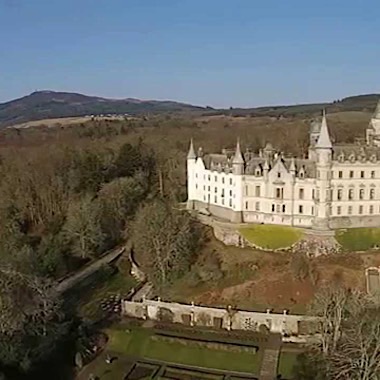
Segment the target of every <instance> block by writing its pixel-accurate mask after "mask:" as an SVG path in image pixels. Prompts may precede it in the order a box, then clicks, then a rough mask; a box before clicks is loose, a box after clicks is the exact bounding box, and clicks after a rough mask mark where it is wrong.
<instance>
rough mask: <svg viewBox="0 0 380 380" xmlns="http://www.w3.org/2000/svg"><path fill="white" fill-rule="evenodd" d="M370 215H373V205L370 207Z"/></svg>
mask: <svg viewBox="0 0 380 380" xmlns="http://www.w3.org/2000/svg"><path fill="white" fill-rule="evenodd" d="M369 213H370V214H373V206H372V205H371V206H369Z"/></svg>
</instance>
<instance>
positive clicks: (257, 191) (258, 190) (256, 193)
mask: <svg viewBox="0 0 380 380" xmlns="http://www.w3.org/2000/svg"><path fill="white" fill-rule="evenodd" d="M255 196H256V197H260V186H256V188H255Z"/></svg>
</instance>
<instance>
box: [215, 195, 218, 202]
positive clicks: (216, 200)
mask: <svg viewBox="0 0 380 380" xmlns="http://www.w3.org/2000/svg"><path fill="white" fill-rule="evenodd" d="M214 200H215V203H218V197H217V196H216V195H215V199H214Z"/></svg>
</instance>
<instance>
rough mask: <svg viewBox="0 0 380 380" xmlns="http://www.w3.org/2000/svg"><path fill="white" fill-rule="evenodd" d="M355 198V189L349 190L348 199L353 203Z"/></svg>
mask: <svg viewBox="0 0 380 380" xmlns="http://www.w3.org/2000/svg"><path fill="white" fill-rule="evenodd" d="M353 198H354V190H353V189H349V190H348V199H349V200H350V201H352V199H353Z"/></svg>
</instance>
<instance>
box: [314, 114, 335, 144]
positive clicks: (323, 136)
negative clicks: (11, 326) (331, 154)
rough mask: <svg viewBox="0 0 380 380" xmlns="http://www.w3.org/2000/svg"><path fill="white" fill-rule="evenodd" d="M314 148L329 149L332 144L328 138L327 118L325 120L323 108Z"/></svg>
mask: <svg viewBox="0 0 380 380" xmlns="http://www.w3.org/2000/svg"><path fill="white" fill-rule="evenodd" d="M315 147H316V148H325V149H331V148H332V144H331V140H330V135H329V130H328V128H327V120H326V112H325V110H323V116H322V123H321V131H320V133H319V137H318V141H317V144H316V145H315Z"/></svg>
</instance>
